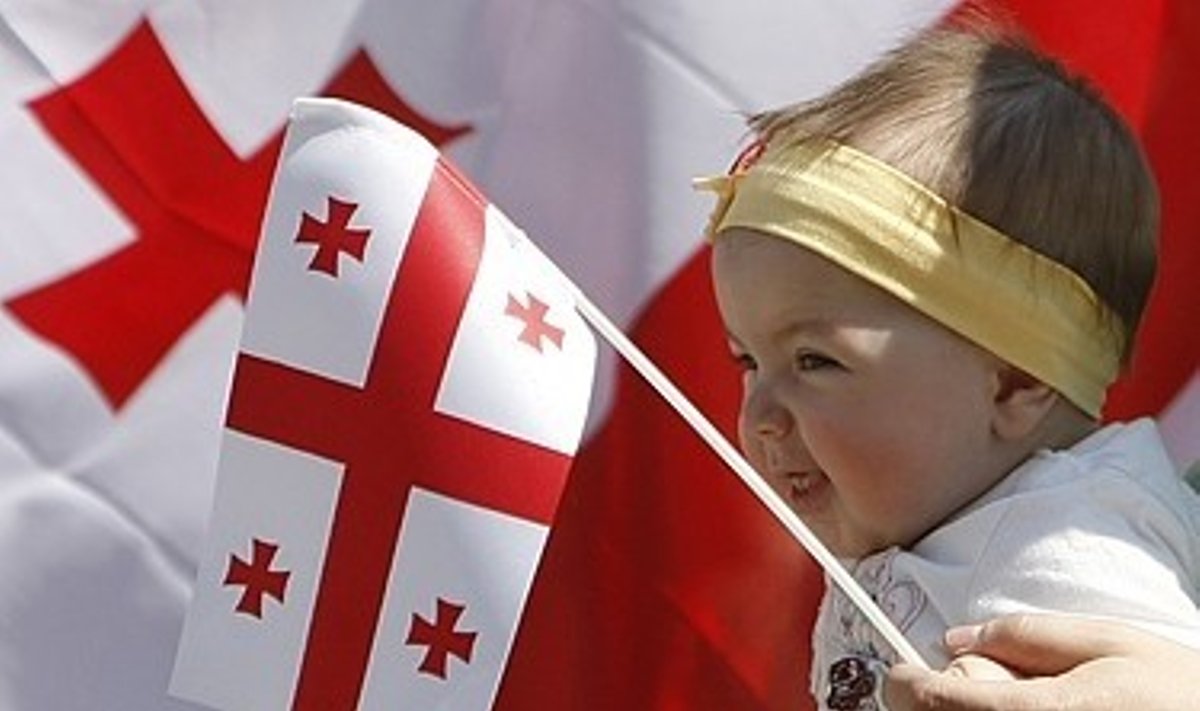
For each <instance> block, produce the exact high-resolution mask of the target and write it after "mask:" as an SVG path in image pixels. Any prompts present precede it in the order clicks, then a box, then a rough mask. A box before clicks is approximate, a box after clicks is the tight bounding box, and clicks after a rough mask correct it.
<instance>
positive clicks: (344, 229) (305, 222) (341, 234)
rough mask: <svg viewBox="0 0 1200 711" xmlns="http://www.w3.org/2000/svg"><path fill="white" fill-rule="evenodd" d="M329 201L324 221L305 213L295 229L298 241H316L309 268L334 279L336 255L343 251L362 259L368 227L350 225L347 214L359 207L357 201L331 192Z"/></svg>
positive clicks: (369, 231) (336, 263) (368, 234)
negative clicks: (347, 199) (298, 227)
mask: <svg viewBox="0 0 1200 711" xmlns="http://www.w3.org/2000/svg"><path fill="white" fill-rule="evenodd" d="M326 201H327V203H328V205H327V206H326V208H325V213H326V214H327V215H328V216H329V217H328V218H327V219H326V220H325V222H321V221H320V220H318V219H317V218H315V217H313V216H312V215H310V214H308V213H307V212H306V213H304V216H303V218H301V220H300V229H299V231H298V232H297V233H296V243H297V244H315V245H317V251H316V253H315V254H313V258H312V261H311V262H309V263H308V268H309V270H310V271H315V272H325V273H326V274H328V275H329V276H331V277H333V278H334V279H336V278H337V275H338V255H339V254H341V253H342V252H345V253H346V254H348V255H350V256H351V257H354V258H355V259H357V260H358V261H360V262H361V261H362V260H363V253H364V252H366V250H367V240H368V239H369V238H370V237H371V230H370V229H366V228H355V227H350V218H351V217H353V216H354V211H355V210H357V209H358V203H354V202H342V201H341V200H338V199H337V198H335V197H334V196H332V195H330V196H328V197H327V198H326Z"/></svg>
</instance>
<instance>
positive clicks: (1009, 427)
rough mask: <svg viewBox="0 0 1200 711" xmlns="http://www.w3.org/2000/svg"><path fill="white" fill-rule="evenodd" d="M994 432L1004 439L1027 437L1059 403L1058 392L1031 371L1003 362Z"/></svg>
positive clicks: (993, 424)
mask: <svg viewBox="0 0 1200 711" xmlns="http://www.w3.org/2000/svg"><path fill="white" fill-rule="evenodd" d="M995 392H996V394H995V400H994V405H995V407H994V409H993V414H992V431H993V432H994V433H995V434H996V435H997V436H998V437H1000V438H1001V439H1004V440H1017V439H1021V438H1023V437H1026V436H1027V435H1029V434H1030V433H1031V432H1033V431H1034V430H1035V429H1037V426H1038V424H1039V423H1040V422H1041V421H1042V419H1043V418H1045V417H1046V414H1047V413H1049V412H1050V408H1052V407H1054V403H1056V402H1058V397H1059V395H1058V392H1057V391H1056V390H1054V388H1052V387H1050V386H1049V385H1046V384H1045V383H1043V382H1042V381H1040V380H1038V379H1037V378H1035V377H1033V376H1032V375H1030V374H1029V373H1026V372H1025V371H1023V370H1021V369H1020V368H1014V367H1013V366H1011V365H1008V364H1002V365H1000V367H999V368H997V370H996V391H995Z"/></svg>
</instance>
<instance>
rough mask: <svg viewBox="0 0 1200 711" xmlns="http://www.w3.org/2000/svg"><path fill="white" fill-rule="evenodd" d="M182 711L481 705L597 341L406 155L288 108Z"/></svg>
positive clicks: (551, 287)
mask: <svg viewBox="0 0 1200 711" xmlns="http://www.w3.org/2000/svg"><path fill="white" fill-rule="evenodd" d="M251 282H252V288H251V290H250V294H249V298H248V300H247V304H246V318H245V326H244V330H243V335H242V341H241V350H240V353H239V355H238V360H237V366H236V368H235V371H234V380H233V387H232V392H231V393H230V403H229V410H228V420H227V425H226V431H225V433H224V439H223V443H222V451H221V462H220V470H219V472H218V476H217V488H216V497H215V498H216V502H215V508H214V513H213V516H212V519H211V523H210V526H209V533H208V536H207V539H206V546H205V548H204V553H203V554H202V556H201V559H200V573H199V576H198V579H197V581H196V587H195V592H194V601H193V604H192V606H191V607H190V610H189V613H188V617H187V621H186V624H185V626H184V634H183V641H182V644H181V646H180V652H179V658H178V661H177V663H176V668H175V674H174V678H173V682H172V690H173V691H174V693H176V694H178V695H180V696H183V697H185V698H190V699H193V700H196V701H202V702H205V703H208V704H210V705H212V706H215V707H219V708H223V709H268V708H289V707H290V708H297V709H335V708H337V709H341V708H345V709H349V708H356V707H361V708H380V709H383V708H390V709H398V708H403V709H435V708H445V709H452V708H454V709H468V708H480V709H482V708H488V707H490V705H491V701H492V699H493V697H494V696H495V693H496V689H497V687H498V686H499V681H500V674H501V672H502V670H503V668H504V664H505V661H506V660H507V658H508V655H509V650H510V649H511V647H512V641H513V638H514V636H515V633H516V628H517V622H518V620H519V618H520V613H521V609H522V607H523V605H524V602H525V596H526V594H527V593H528V590H529V586H530V583H531V581H532V579H533V574H534V570H535V569H536V567H537V562H538V558H539V556H540V555H541V551H542V547H543V545H544V543H545V539H546V534H547V532H548V526H549V524H550V522H551V520H552V519H553V516H554V509H555V506H556V505H557V503H558V497H559V494H560V493H561V492H562V487H563V484H564V483H565V481H566V476H567V472H568V471H569V469H570V462H571V456H572V455H573V454H574V452H575V448H576V446H577V445H578V443H579V436H580V434H581V432H582V431H583V424H584V418H585V417H586V415H587V402H588V396H589V394H590V392H591V385H592V371H593V365H594V362H595V355H596V342H595V340H594V338H593V337H592V334H591V331H590V330H588V328H587V326H585V325H584V323H583V321H582V320H581V318H580V317H579V315H578V314H577V313H576V312H575V310H574V300H573V298H572V296H571V295H570V294H569V293H568V292H567V291H566V288H567V287H566V286H565V285H564V284H563V283H562V281H561V280H559V279H558V278H557V277H556V276H555V273H554V272H553V271H552V268H551V267H549V266H548V265H547V264H546V263H545V262H544V260H543V259H542V258H540V256H539V255H538V253H537V252H535V251H533V250H530V249H529V248H528V247H527V246H526V242H525V241H524V238H523V237H522V236H520V235H519V233H518V232H517V231H516V229H515V228H514V227H513V226H512V225H511V223H509V222H508V220H507V219H506V218H505V217H504V216H503V215H502V214H500V213H499V212H498V211H497V210H496V209H495V208H493V207H491V206H489V205H488V204H487V202H486V200H485V199H484V198H483V197H482V196H481V195H480V194H479V193H478V192H477V191H476V190H475V189H474V188H473V187H471V186H470V184H469V183H467V182H466V180H465V179H464V178H463V177H462V176H461V175H459V174H458V173H457V172H456V171H455V170H454V169H453V168H451V167H450V166H448V165H447V164H446V163H445V162H444V161H443V160H442V159H441V157H440V156H439V155H438V153H437V150H436V149H435V148H433V146H431V145H430V144H429V143H428V142H427V141H426V140H425V139H424V138H422V137H421V136H420V135H419V134H417V133H415V132H412V131H410V130H409V129H407V128H405V127H403V126H401V125H400V124H398V123H395V122H394V121H392V120H391V119H388V118H387V117H385V116H383V115H381V114H377V113H375V112H372V111H369V110H367V109H364V108H361V107H359V106H357V105H355V104H350V103H347V102H342V101H334V100H329V99H324V100H311V99H310V100H302V101H299V102H297V104H296V108H295V110H294V111H293V115H292V119H291V122H290V123H289V125H288V129H287V134H286V137H285V140H284V144H283V151H282V156H281V159H280V164H279V168H278V172H277V174H276V177H275V180H274V183H273V186H272V190H271V199H270V204H269V207H268V209H267V214H266V218H265V224H264V228H263V236H262V239H261V242H260V244H259V247H258V254H257V257H256V259H255V262H254V274H253V277H252V279H251Z"/></svg>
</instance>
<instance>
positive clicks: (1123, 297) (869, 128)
mask: <svg viewBox="0 0 1200 711" xmlns="http://www.w3.org/2000/svg"><path fill="white" fill-rule="evenodd" d="M751 128H752V129H753V130H754V131H755V132H756V133H757V134H758V135H759V136H761V137H764V138H768V139H774V138H775V137H776V136H777V135H778V136H779V138H780V139H782V140H800V141H805V140H829V139H832V140H835V141H838V142H841V143H846V144H849V145H851V146H853V147H855V148H857V149H859V150H861V151H864V152H866V153H869V154H871V155H873V156H874V157H875V158H878V159H880V160H882V161H884V162H886V163H889V164H891V165H892V166H893V167H895V168H898V169H899V170H901V171H903V172H905V173H907V174H908V175H909V176H911V177H913V178H915V179H916V180H918V181H920V182H921V183H923V184H925V185H926V186H927V187H929V188H930V189H932V190H934V191H935V192H937V193H938V194H939V195H941V196H942V197H943V198H944V199H946V200H947V201H949V202H950V203H952V204H954V205H956V206H957V207H959V208H960V209H962V210H964V211H966V212H968V213H970V214H972V215H974V216H975V217H977V218H979V219H981V220H983V221H984V222H987V223H989V224H991V225H992V226H993V227H996V228H998V229H1000V230H1001V231H1003V232H1004V233H1006V234H1008V235H1009V236H1010V237H1012V238H1013V239H1016V240H1018V241H1020V242H1023V243H1025V244H1026V245H1027V246H1029V247H1031V248H1033V249H1035V250H1037V251H1039V252H1041V253H1042V254H1044V255H1046V256H1048V257H1050V258H1051V259H1054V260H1056V261H1058V262H1059V263H1060V264H1063V265H1065V266H1067V267H1069V268H1070V269H1072V270H1073V271H1074V272H1076V273H1077V274H1079V275H1080V276H1081V277H1083V279H1084V280H1085V281H1087V282H1088V284H1090V285H1091V287H1092V289H1093V290H1095V292H1096V293H1097V295H1098V296H1099V297H1100V298H1101V299H1102V300H1103V301H1104V302H1105V303H1107V304H1108V306H1109V307H1110V308H1111V309H1112V310H1113V311H1114V312H1115V313H1116V314H1117V315H1118V316H1119V317H1120V318H1121V320H1122V322H1123V326H1124V329H1125V333H1126V343H1127V346H1126V352H1125V354H1124V355H1125V359H1126V360H1127V359H1128V357H1129V353H1130V351H1131V349H1132V343H1133V337H1134V335H1135V333H1136V331H1137V327H1138V323H1139V321H1140V320H1141V315H1142V311H1143V309H1144V308H1145V305H1146V299H1147V297H1148V295H1149V292H1150V287H1151V284H1152V283H1153V281H1154V274H1155V269H1156V251H1157V250H1156V242H1157V233H1158V192H1157V189H1156V187H1155V184H1154V178H1153V176H1152V175H1151V172H1150V168H1149V166H1148V165H1147V162H1146V159H1145V157H1144V155H1143V154H1142V151H1141V149H1140V147H1139V145H1138V143H1137V140H1136V139H1135V138H1134V137H1133V135H1132V133H1131V132H1130V130H1129V129H1128V128H1127V127H1126V126H1125V124H1124V122H1123V121H1122V120H1121V119H1120V117H1119V116H1117V114H1116V113H1115V112H1114V111H1113V110H1112V109H1111V108H1110V107H1109V106H1108V105H1107V104H1106V103H1105V102H1104V101H1103V99H1102V98H1101V97H1100V96H1099V94H1098V93H1097V92H1096V91H1095V90H1093V89H1092V88H1091V87H1090V86H1089V85H1088V84H1087V83H1086V82H1085V81H1084V80H1082V79H1081V78H1078V77H1074V76H1072V75H1070V74H1069V73H1068V72H1067V71H1066V70H1065V69H1064V68H1063V67H1062V66H1061V65H1060V64H1059V63H1058V62H1056V61H1054V60H1053V59H1050V58H1048V57H1046V56H1044V55H1042V54H1039V53H1038V52H1037V51H1036V50H1034V49H1033V48H1032V47H1031V46H1030V44H1029V43H1028V42H1027V41H1026V40H1025V39H1024V38H1022V37H1021V36H1020V35H1018V34H1017V33H1016V32H1015V31H1014V30H1012V29H1011V28H1008V27H1002V26H1000V25H999V24H998V23H995V22H993V21H989V22H987V23H984V22H981V21H977V22H974V23H971V24H970V25H968V26H960V27H956V28H942V27H938V28H933V29H930V30H926V31H924V32H922V33H920V34H919V35H917V36H916V37H915V38H913V40H911V41H909V42H907V43H905V44H903V45H902V46H900V47H898V48H897V49H895V50H893V51H892V52H891V53H889V54H887V55H886V56H884V57H883V58H882V59H880V60H879V61H877V62H876V63H875V64H873V65H871V66H870V67H868V68H867V69H866V70H865V71H864V72H863V73H861V74H859V75H858V76H857V77H855V78H853V79H851V80H850V81H849V82H847V83H846V84H843V85H842V86H841V87H839V88H837V89H835V90H834V91H832V92H831V93H829V94H827V95H825V96H823V97H820V98H817V99H815V100H813V101H809V102H805V103H801V104H797V105H794V106H790V107H786V108H783V109H779V110H776V111H771V112H767V113H764V114H760V115H758V116H755V117H753V118H752V119H751Z"/></svg>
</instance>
